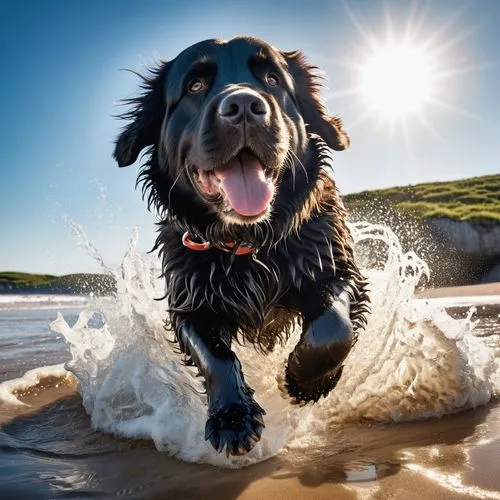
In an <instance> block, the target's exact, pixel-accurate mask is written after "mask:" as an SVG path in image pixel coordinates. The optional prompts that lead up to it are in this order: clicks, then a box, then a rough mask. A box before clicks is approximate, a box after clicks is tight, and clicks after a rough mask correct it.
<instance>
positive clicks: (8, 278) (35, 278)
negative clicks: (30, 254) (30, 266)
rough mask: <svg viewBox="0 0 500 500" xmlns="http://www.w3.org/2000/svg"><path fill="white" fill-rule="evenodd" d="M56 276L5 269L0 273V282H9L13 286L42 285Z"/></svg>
mask: <svg viewBox="0 0 500 500" xmlns="http://www.w3.org/2000/svg"><path fill="white" fill-rule="evenodd" d="M56 278H57V276H53V275H51V274H29V273H16V272H11V271H6V272H3V273H0V283H2V282H4V283H10V284H11V285H14V286H18V287H21V286H42V285H48V284H49V283H50V282H51V281H54V280H55V279H56Z"/></svg>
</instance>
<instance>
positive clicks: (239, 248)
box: [182, 231, 255, 255]
mask: <svg viewBox="0 0 500 500" xmlns="http://www.w3.org/2000/svg"><path fill="white" fill-rule="evenodd" d="M182 244H183V245H184V246H185V247H186V248H189V249H190V250H194V251H195V252H205V251H206V250H208V249H209V248H211V247H215V248H218V249H219V250H223V251H224V252H230V253H234V254H235V255H247V254H249V253H254V252H255V248H254V247H253V246H251V245H247V244H245V243H240V244H239V245H237V244H236V243H235V242H234V241H227V242H225V243H213V244H212V243H210V242H209V241H204V242H203V243H196V242H195V241H193V240H192V239H191V238H190V236H189V232H188V231H186V232H185V233H184V234H183V235H182Z"/></svg>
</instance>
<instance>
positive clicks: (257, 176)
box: [215, 153, 274, 216]
mask: <svg viewBox="0 0 500 500" xmlns="http://www.w3.org/2000/svg"><path fill="white" fill-rule="evenodd" d="M215 175H216V176H217V178H218V179H219V180H220V183H221V187H222V189H223V190H224V192H225V193H226V196H227V198H228V201H229V204H230V205H231V208H232V209H233V210H235V211H236V212H238V213H239V214H240V215H245V216H253V215H258V214H260V213H262V212H263V211H264V210H265V209H266V208H267V206H268V205H269V203H270V201H271V199H272V198H273V195H274V184H273V182H272V181H271V180H268V179H266V176H265V174H264V169H263V168H262V165H261V163H260V162H259V160H257V158H255V156H252V155H251V154H248V153H242V154H240V155H239V158H235V159H234V160H231V162H229V164H228V165H227V166H226V167H224V168H222V169H219V168H216V169H215Z"/></svg>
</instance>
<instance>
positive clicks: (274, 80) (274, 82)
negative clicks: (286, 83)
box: [266, 73, 280, 87]
mask: <svg viewBox="0 0 500 500" xmlns="http://www.w3.org/2000/svg"><path fill="white" fill-rule="evenodd" d="M266 82H267V83H268V85H271V87H276V86H278V85H279V84H280V81H279V78H278V77H277V76H276V75H275V74H274V73H268V75H267V76H266Z"/></svg>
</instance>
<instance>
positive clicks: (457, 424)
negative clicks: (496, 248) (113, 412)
mask: <svg viewBox="0 0 500 500" xmlns="http://www.w3.org/2000/svg"><path fill="white" fill-rule="evenodd" d="M496 295H500V284H499V283H495V284H486V285H473V286H469V287H460V288H447V289H436V290H429V291H426V292H425V293H424V294H419V296H420V297H422V298H432V299H434V298H446V297H471V296H476V297H479V296H482V297H485V301H486V302H490V303H491V302H493V303H497V302H496V297H495V296H496ZM15 395H16V396H17V397H18V398H19V400H20V401H22V402H23V403H25V405H23V406H19V405H7V404H2V405H1V406H0V424H1V425H2V428H1V433H0V436H1V437H2V440H1V442H0V463H4V464H6V463H7V464H9V466H8V467H7V468H6V469H4V472H3V473H2V474H1V475H0V493H1V494H0V498H2V499H18V498H26V499H45V498H68V497H69V496H71V498H88V497H92V498H110V497H115V496H121V497H125V498H137V499H143V498H144V499H158V500H160V499H165V498H177V499H196V498H206V499H212V498H213V499H216V498H217V499H236V498H239V499H245V500H253V499H268V498H269V499H271V498H273V499H309V498H310V499H340V500H343V499H380V500H382V499H384V500H385V499H404V500H407V499H409V500H412V499H415V500H421V499H432V500H437V499H450V500H451V499H458V498H464V499H465V498H481V499H500V476H499V474H498V471H499V470H500V437H499V436H500V405H499V404H498V402H495V401H493V402H490V403H489V404H488V405H487V406H481V407H477V408H475V409H471V410H467V411H463V412H460V413H456V414H451V415H445V416H443V417H441V418H428V419H425V420H420V421H413V422H403V423H386V424H377V423H370V422H364V423H363V422H361V423H360V422H358V423H346V424H343V425H340V426H335V427H334V428H332V431H331V434H329V435H325V440H324V443H323V444H321V442H320V443H319V444H316V445H315V446H314V447H305V448H304V449H303V450H300V451H298V450H297V449H294V450H289V449H287V447H286V446H285V448H284V449H283V450H282V451H281V452H280V453H279V454H278V455H277V456H275V457H273V458H270V459H268V460H266V461H264V462H261V463H257V464H255V465H251V466H249V467H245V468H242V469H236V470H231V469H224V468H220V467H214V466H211V465H200V464H192V463H186V462H183V461H181V460H178V459H176V458H172V457H170V456H168V454H167V453H160V452H158V451H157V450H156V449H155V447H154V444H153V443H152V442H151V441H149V440H140V439H124V438H119V437H115V436H113V435H111V434H107V433H103V432H99V431H97V430H95V429H93V428H92V426H91V424H90V419H89V417H88V415H87V414H86V413H85V410H84V409H83V406H82V399H81V397H80V395H79V394H78V393H77V391H76V383H75V379H74V378H73V377H72V376H68V377H63V378H61V377H48V378H42V379H41V380H40V382H39V383H38V384H35V385H31V386H30V387H29V388H24V389H20V390H18V391H15ZM14 443H16V444H14ZM20 443H21V444H20ZM19 468H21V470H22V480H20V476H19V475H18V474H17V473H16V474H15V473H14V471H16V470H19ZM49 485H50V487H49ZM54 492H55V493H54ZM67 495H69V496H67Z"/></svg>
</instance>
